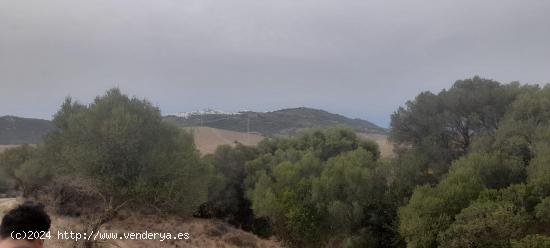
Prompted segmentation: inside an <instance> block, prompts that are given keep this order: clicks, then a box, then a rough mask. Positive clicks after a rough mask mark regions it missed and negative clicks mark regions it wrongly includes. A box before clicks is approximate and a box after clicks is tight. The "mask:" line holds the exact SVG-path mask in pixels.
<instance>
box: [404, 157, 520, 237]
mask: <svg viewBox="0 0 550 248" xmlns="http://www.w3.org/2000/svg"><path fill="white" fill-rule="evenodd" d="M522 172H523V166H522V163H521V162H520V161H519V160H517V159H514V158H506V157H501V156H499V155H494V154H475V153H474V154H471V155H468V156H466V157H464V158H460V159H459V160H457V161H456V162H454V163H453V166H452V167H451V170H450V172H449V174H448V175H447V176H446V177H445V178H444V179H443V180H442V181H441V182H440V183H439V184H438V185H437V186H435V187H431V186H427V185H426V186H420V187H418V188H416V190H415V191H414V193H413V195H412V197H411V200H410V201H409V203H408V204H407V205H405V206H404V207H402V208H401V209H400V210H399V223H400V226H399V230H400V233H401V235H402V237H403V238H404V239H405V241H406V242H407V245H408V246H410V247H437V246H438V245H439V243H438V242H437V237H438V235H440V233H442V232H443V231H445V230H446V229H447V228H448V227H449V226H450V225H451V224H452V223H453V221H454V218H455V215H457V214H458V213H460V211H461V210H462V209H463V208H466V207H467V206H468V205H470V203H471V202H472V201H474V200H475V199H477V197H478V195H479V193H480V192H481V191H482V190H483V189H485V188H503V187H506V186H508V185H510V184H511V183H515V182H519V181H520V180H521V179H522V178H523V175H522V174H523V173H522Z"/></svg>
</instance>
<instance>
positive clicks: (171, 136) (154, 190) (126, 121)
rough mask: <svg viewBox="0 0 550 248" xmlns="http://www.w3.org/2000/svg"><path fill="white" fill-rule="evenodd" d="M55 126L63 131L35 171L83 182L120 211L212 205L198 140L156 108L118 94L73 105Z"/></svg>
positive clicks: (49, 144) (188, 209)
mask: <svg viewBox="0 0 550 248" xmlns="http://www.w3.org/2000/svg"><path fill="white" fill-rule="evenodd" d="M53 122H54V123H55V125H56V128H57V130H56V131H54V132H53V133H52V134H51V135H49V136H48V137H47V138H46V140H45V142H44V144H42V145H41V146H40V147H39V149H41V150H42V151H43V152H41V153H39V154H40V155H41V156H38V157H37V158H36V159H35V161H33V163H34V164H36V166H30V167H29V169H33V168H34V169H38V168H39V167H41V168H49V170H50V172H49V175H64V176H71V177H77V178H82V179H83V180H85V181H89V182H91V183H92V184H93V185H94V187H96V188H97V190H98V192H99V193H100V194H101V195H103V196H104V197H105V198H107V199H112V200H110V201H109V202H111V203H112V204H114V205H118V204H122V203H124V202H126V201H131V203H132V204H133V205H136V206H137V205H142V204H144V205H145V206H153V207H155V208H157V209H162V210H164V211H176V212H181V213H188V214H189V213H191V212H193V211H194V210H195V209H196V207H197V206H198V205H199V204H200V203H202V202H204V201H206V199H207V189H208V188H207V186H208V182H209V175H210V172H209V171H210V170H211V168H209V167H208V166H207V165H204V164H202V163H200V160H199V155H198V152H197V151H196V149H195V146H194V144H193V137H192V135H191V134H189V133H187V132H185V131H183V130H181V129H178V128H176V127H173V126H171V125H168V124H165V123H163V122H162V116H161V114H160V111H159V109H158V108H156V107H154V106H152V105H151V104H150V103H149V102H147V101H145V100H140V99H137V98H129V97H127V96H126V95H123V94H122V93H121V92H120V91H119V90H118V89H112V90H109V91H107V93H106V94H105V95H104V96H100V97H97V98H96V99H95V100H94V102H93V103H91V104H89V105H82V104H79V103H76V102H74V101H72V100H71V99H70V98H68V99H67V100H66V101H65V102H64V103H63V105H62V106H61V109H60V110H59V112H58V113H57V114H56V115H55V116H54V119H53Z"/></svg>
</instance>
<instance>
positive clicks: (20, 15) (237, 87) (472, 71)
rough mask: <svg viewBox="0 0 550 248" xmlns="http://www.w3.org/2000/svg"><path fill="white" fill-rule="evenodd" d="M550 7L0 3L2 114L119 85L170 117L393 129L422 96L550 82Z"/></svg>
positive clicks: (345, 1) (237, 1)
mask: <svg viewBox="0 0 550 248" xmlns="http://www.w3.org/2000/svg"><path fill="white" fill-rule="evenodd" d="M549 11H550V2H548V1H540V0H530V1H512V0H500V1H497V0H490V1H475V0H466V1H450V0H448V1H439V0H423V1H404V0H403V1H391V0H390V1H382V0H380V1H359V0H338V1H336V0H332V1H329V0H276V1H275V0H273V1H268V0H262V1H253V0H248V1H245V0H232V1H224V0H178V1H176V0H155V1H145V0H117V1H112V0H109V1H107V0H94V1H91V0H89V1H84V0H83V1H74V0H51V1H41V0H21V1H13V0H0V87H1V88H0V115H4V114H13V115H22V116H34V117H42V118H49V117H50V116H51V115H52V114H53V113H54V112H55V111H56V109H57V107H58V105H59V103H61V101H62V99H63V97H64V96H66V95H71V96H73V97H75V98H77V99H81V100H82V101H84V102H86V101H90V100H91V99H92V98H93V97H94V96H95V95H98V94H101V93H102V92H103V91H104V90H106V89H108V88H110V87H113V86H119V87H121V88H122V89H123V90H124V91H126V92H128V93H129V94H131V95H137V96H139V97H146V98H148V99H150V100H151V101H152V102H153V103H155V104H157V105H158V106H160V107H161V109H163V111H164V112H177V111H189V110H194V109H201V108H208V107H211V108H220V109H224V110H227V111H236V110H241V109H251V110H273V109H277V108H282V107H293V106H310V107H317V108H324V109H327V110H329V111H334V112H338V113H342V114H345V115H348V116H351V117H361V118H365V119H369V120H372V121H374V122H376V123H379V124H381V125H387V124H388V122H389V115H390V114H391V113H392V111H394V110H395V109H396V108H397V107H398V106H399V105H401V104H403V103H404V102H405V101H406V100H407V99H410V98H412V97H414V96H415V95H416V94H417V93H418V92H419V91H422V90H432V91H439V90H441V89H442V88H445V87H448V86H449V85H450V84H451V83H453V82H454V80H457V79H461V78H465V77H471V76H473V75H480V76H483V77H488V78H493V79H496V80H500V81H503V82H509V81H513V80H519V81H522V82H528V83H545V82H548V81H550V70H549V69H548V68H550V46H548V45H547V44H550V25H548V23H550V15H548V14H547V13H549Z"/></svg>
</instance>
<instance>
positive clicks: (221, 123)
mask: <svg viewBox="0 0 550 248" xmlns="http://www.w3.org/2000/svg"><path fill="white" fill-rule="evenodd" d="M164 120H165V121H167V122H171V123H175V124H176V125H178V126H181V127H194V128H196V127H210V128H216V129H222V130H229V131H235V132H241V133H245V134H244V135H246V133H247V131H249V132H250V133H251V134H252V135H247V136H246V137H249V138H250V137H253V138H251V141H255V142H257V141H258V140H257V139H256V138H258V137H259V136H266V137H273V136H287V135H293V134H295V133H297V132H298V131H300V130H302V129H306V128H323V127H330V126H335V125H345V126H349V127H351V128H353V129H354V130H355V131H357V132H358V133H365V134H383V135H385V134H386V133H387V130H386V129H384V128H381V127H379V126H377V125H375V124H373V123H371V122H369V121H365V120H361V119H351V118H347V117H345V116H342V115H338V114H332V113H329V112H327V111H324V110H319V109H312V108H291V109H282V110H277V111H272V112H266V113H262V112H252V111H244V112H239V113H227V112H221V111H215V110H207V111H197V112H190V113H179V114H174V115H168V116H165V117H164ZM54 129H55V128H54V125H53V123H51V121H48V120H41V119H30V118H21V117H15V116H3V117H0V145H19V144H37V143H39V142H40V141H41V140H42V138H43V137H44V135H46V134H47V133H49V132H51V131H53V130H54ZM211 131H212V130H208V129H199V130H198V131H197V132H198V133H197V134H198V135H204V136H205V137H215V136H219V135H218V134H221V133H223V135H221V136H220V137H221V138H220V137H218V139H217V140H216V142H213V143H214V144H221V143H231V142H233V141H235V140H238V141H239V142H241V143H243V137H242V135H243V134H238V135H237V134H236V133H230V132H222V131H217V132H214V133H213V134H215V135H214V136H211V135H206V134H208V133H212V132H211ZM254 134H256V135H254ZM226 136H227V137H228V138H227V137H226ZM206 140H211V138H208V139H206ZM228 140H229V141H228ZM244 143H246V142H244ZM204 145H205V144H204ZM205 146H207V145H205ZM206 150H208V151H210V150H211V149H210V147H208V148H207V149H206Z"/></svg>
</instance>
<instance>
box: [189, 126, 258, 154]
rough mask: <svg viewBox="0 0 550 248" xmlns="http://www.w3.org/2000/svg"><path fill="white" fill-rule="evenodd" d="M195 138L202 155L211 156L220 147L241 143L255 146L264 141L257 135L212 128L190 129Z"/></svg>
mask: <svg viewBox="0 0 550 248" xmlns="http://www.w3.org/2000/svg"><path fill="white" fill-rule="evenodd" d="M189 129H190V130H191V131H192V132H193V135H194V137H195V144H196V145H197V149H199V151H200V152H201V154H210V153H214V151H216V148H217V147H218V146H220V145H234V144H235V142H239V143H241V144H243V145H248V146H254V145H256V144H258V143H259V142H260V141H262V140H263V139H264V137H263V136H261V135H257V134H247V133H241V132H235V131H228V130H222V129H216V128H210V127H192V128H189Z"/></svg>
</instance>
